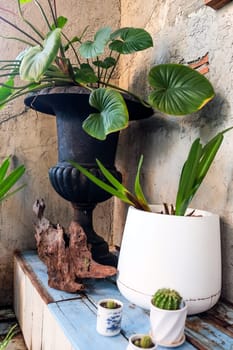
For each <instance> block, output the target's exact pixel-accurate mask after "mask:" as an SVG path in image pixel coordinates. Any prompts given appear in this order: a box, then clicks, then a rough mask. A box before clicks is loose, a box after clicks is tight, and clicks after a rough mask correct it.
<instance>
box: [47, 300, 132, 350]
mask: <svg viewBox="0 0 233 350" xmlns="http://www.w3.org/2000/svg"><path fill="white" fill-rule="evenodd" d="M48 309H49V310H50V311H51V313H52V315H53V316H54V318H55V319H56V320H57V322H58V324H59V325H60V327H61V328H62V330H63V332H64V334H65V335H66V337H67V338H68V339H70V342H71V344H72V346H73V348H74V349H75V350H84V349H88V350H96V349H98V350H106V349H111V350H119V349H126V347H127V344H128V342H127V340H126V339H125V338H124V337H123V336H122V335H117V336H114V338H113V337H104V336H102V335H99V334H98V333H97V331H96V314H95V312H96V311H95V307H94V306H93V305H92V304H91V303H89V302H88V301H85V300H71V301H64V302H60V303H56V304H54V303H53V304H49V305H48Z"/></svg>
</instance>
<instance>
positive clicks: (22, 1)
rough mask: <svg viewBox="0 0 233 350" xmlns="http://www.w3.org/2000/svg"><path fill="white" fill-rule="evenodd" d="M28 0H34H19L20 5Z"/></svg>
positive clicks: (30, 0) (28, 0)
mask: <svg viewBox="0 0 233 350" xmlns="http://www.w3.org/2000/svg"><path fill="white" fill-rule="evenodd" d="M28 2H32V0H19V3H20V5H24V4H27V3H28Z"/></svg>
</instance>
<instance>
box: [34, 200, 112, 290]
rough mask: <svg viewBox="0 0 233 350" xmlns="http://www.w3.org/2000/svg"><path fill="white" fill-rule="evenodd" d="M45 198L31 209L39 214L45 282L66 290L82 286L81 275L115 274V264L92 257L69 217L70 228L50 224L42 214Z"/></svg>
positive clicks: (39, 248)
mask: <svg viewBox="0 0 233 350" xmlns="http://www.w3.org/2000/svg"><path fill="white" fill-rule="evenodd" d="M44 209H45V204H44V201H43V200H42V199H41V200H37V201H36V202H35V203H34V205H33V211H34V212H35V213H36V215H37V217H38V221H37V223H36V225H35V229H36V233H35V239H36V244H37V251H38V256H39V258H40V259H41V260H42V261H43V262H44V263H45V265H46V266H47V269H48V284H49V286H50V287H52V288H56V289H59V290H64V291H66V292H76V291H81V290H83V289H84V288H85V286H84V284H83V283H82V279H83V278H105V277H107V276H113V275H115V274H116V268H115V267H112V266H106V265H100V264H98V263H97V262H95V261H94V260H93V259H92V256H91V252H90V248H89V247H88V245H87V238H86V234H85V232H84V230H83V228H82V227H81V226H80V225H79V224H78V222H75V221H72V222H71V224H70V226H69V232H68V234H66V233H65V232H64V229H63V228H62V227H61V226H60V225H59V224H58V225H56V226H55V225H53V224H51V223H50V222H49V220H48V219H46V218H45V217H44V216H43V213H44Z"/></svg>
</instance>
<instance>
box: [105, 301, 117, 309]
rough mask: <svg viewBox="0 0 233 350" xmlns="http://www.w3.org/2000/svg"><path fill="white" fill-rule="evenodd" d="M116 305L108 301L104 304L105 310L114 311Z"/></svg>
mask: <svg viewBox="0 0 233 350" xmlns="http://www.w3.org/2000/svg"><path fill="white" fill-rule="evenodd" d="M116 307H117V303H116V302H115V301H114V300H108V301H107V302H106V308H107V309H116Z"/></svg>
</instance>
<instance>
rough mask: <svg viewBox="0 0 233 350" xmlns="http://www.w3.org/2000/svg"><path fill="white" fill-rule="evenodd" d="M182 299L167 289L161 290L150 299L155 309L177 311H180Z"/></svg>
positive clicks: (174, 291)
mask: <svg viewBox="0 0 233 350" xmlns="http://www.w3.org/2000/svg"><path fill="white" fill-rule="evenodd" d="M181 301H182V297H181V296H180V294H179V293H178V292H177V291H176V290H174V289H169V288H161V289H159V290H157V292H156V293H155V294H154V296H153V297H152V304H153V305H155V306H156V307H158V308H160V309H164V310H178V309H180V304H181Z"/></svg>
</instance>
